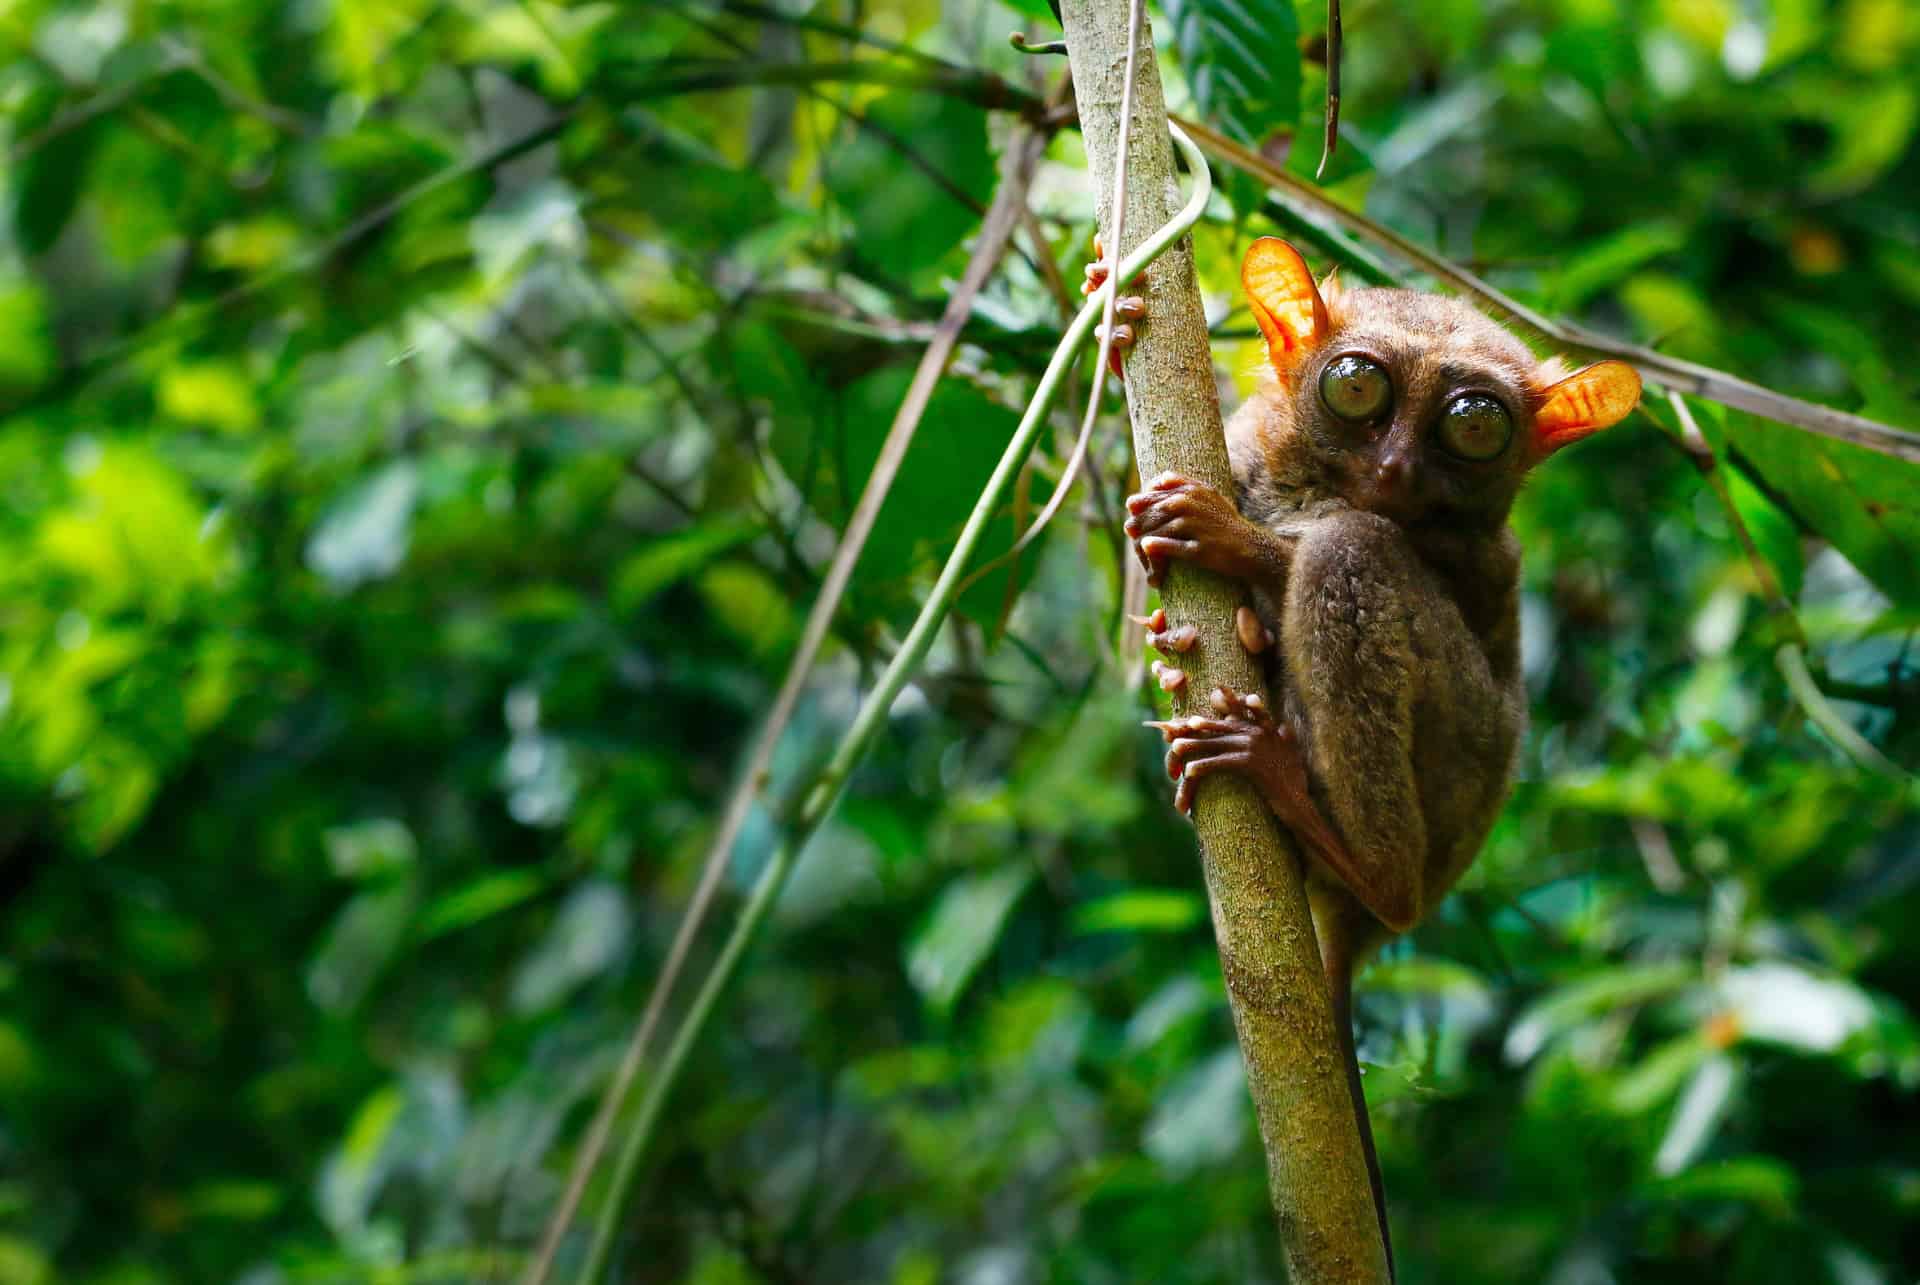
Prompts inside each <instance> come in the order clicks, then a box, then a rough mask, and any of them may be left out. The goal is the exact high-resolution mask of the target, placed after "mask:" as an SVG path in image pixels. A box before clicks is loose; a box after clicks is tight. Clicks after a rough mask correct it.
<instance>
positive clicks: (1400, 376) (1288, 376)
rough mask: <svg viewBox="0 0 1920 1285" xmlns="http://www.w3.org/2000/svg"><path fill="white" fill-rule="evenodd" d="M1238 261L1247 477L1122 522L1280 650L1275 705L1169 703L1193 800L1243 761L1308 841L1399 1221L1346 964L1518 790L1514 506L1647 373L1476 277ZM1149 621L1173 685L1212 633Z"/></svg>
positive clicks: (1622, 411) (1249, 700)
mask: <svg viewBox="0 0 1920 1285" xmlns="http://www.w3.org/2000/svg"><path fill="white" fill-rule="evenodd" d="M1103 274H1104V269H1103V268H1101V267H1100V266H1098V265H1095V266H1094V267H1090V268H1089V269H1088V277H1089V288H1093V287H1097V286H1098V285H1099V284H1100V283H1101V281H1102V279H1103ZM1240 279H1241V284H1242V285H1243V286H1244V288H1245V290H1246V293H1247V299H1248V302H1249V303H1250V304H1251V306H1252V309H1253V315H1254V319H1255V320H1256V321H1257V322H1258V323H1259V326H1260V331H1261V333H1262V334H1263V335H1264V336H1265V338H1266V341H1267V355H1268V360H1269V363H1270V364H1271V366H1272V375H1273V378H1272V379H1271V381H1268V382H1265V383H1263V384H1262V386H1261V387H1260V388H1259V390H1258V391H1257V392H1255V393H1254V394H1253V396H1252V397H1251V398H1249V399H1248V400H1247V402H1246V403H1245V404H1244V405H1243V406H1241V407H1240V409H1239V411H1238V412H1237V413H1235V414H1234V416H1233V417H1232V419H1231V420H1230V421H1229V422H1228V424H1227V429H1226V433H1227V450H1228V454H1229V456H1230V457H1231V459H1232V463H1233V478H1234V489H1235V492H1236V494H1235V496H1234V497H1233V498H1231V499H1230V498H1228V497H1227V496H1224V495H1221V494H1220V493H1219V492H1217V491H1214V490H1212V489H1210V488H1208V487H1206V486H1203V485H1201V484H1199V483H1197V482H1194V481H1191V480H1189V479H1187V478H1184V477H1180V476H1178V475H1176V474H1166V475H1163V476H1161V477H1158V478H1156V479H1154V480H1153V481H1152V482H1151V483H1150V484H1149V485H1148V487H1147V489H1146V490H1143V491H1141V492H1140V493H1139V494H1137V495H1134V496H1131V497H1130V498H1129V499H1128V500H1127V511H1128V514H1129V516H1128V518H1127V522H1126V532H1127V535H1128V536H1129V537H1130V538H1131V540H1132V542H1133V547H1134V550H1135V552H1136V554H1137V555H1138V557H1139V558H1140V561H1141V563H1142V565H1143V566H1144V567H1145V568H1146V570H1147V578H1148V582H1149V583H1150V584H1158V583H1159V582H1160V581H1161V580H1162V578H1163V577H1164V576H1165V574H1166V568H1167V564H1168V563H1169V562H1170V561H1173V560H1179V561H1185V562H1189V563H1192V564H1194V565H1196V566H1201V567H1206V568H1208V569H1210V570H1213V571H1216V572H1219V573H1220V574H1222V575H1227V576H1233V577H1236V578H1238V579H1240V580H1243V581H1245V582H1246V584H1247V586H1248V588H1249V590H1250V591H1251V598H1252V602H1253V607H1252V608H1251V609H1249V608H1246V607H1242V608H1240V612H1239V615H1238V617H1237V618H1236V621H1235V625H1236V633H1237V634H1238V636H1239V639H1240V642H1241V645H1243V646H1245V647H1246V648H1247V649H1248V650H1249V651H1253V652H1263V653H1267V654H1268V656H1269V679H1270V685H1271V690H1272V691H1273V693H1274V704H1275V705H1276V706H1278V708H1277V709H1269V708H1267V706H1266V705H1265V704H1264V703H1263V702H1262V701H1261V700H1260V698H1259V697H1258V696H1257V695H1242V694H1239V693H1236V692H1232V691H1226V690H1215V691H1214V692H1212V693H1211V694H1210V696H1211V704H1212V707H1213V713H1212V714H1211V715H1210V716H1209V715H1200V716H1195V717H1188V718H1176V719H1173V720H1170V721H1167V722H1158V723H1154V724H1151V726H1154V727H1157V728H1158V729H1159V730H1160V731H1161V734H1162V735H1163V737H1164V738H1165V740H1166V742H1167V744H1168V749H1167V755H1166V765H1167V772H1168V774H1169V775H1170V776H1171V777H1172V778H1173V779H1174V780H1175V781H1177V782H1178V784H1177V786H1176V787H1175V792H1174V803H1175V806H1176V807H1178V808H1179V809H1180V810H1181V811H1182V812H1187V811H1189V810H1190V809H1191V808H1192V806H1193V799H1194V791H1195V786H1196V784H1197V783H1198V782H1199V781H1201V780H1204V779H1205V778H1206V777H1208V776H1210V775H1212V774H1214V773H1217V772H1232V773H1237V774H1239V775H1240V776H1243V777H1245V778H1246V779H1247V780H1249V781H1251V782H1252V783H1253V784H1254V786H1255V787H1256V788H1257V789H1258V790H1259V791H1260V793H1261V794H1262V796H1263V797H1264V798H1265V799H1266V801H1267V803H1268V805H1269V806H1270V807H1271V808H1272V809H1273V812H1274V815H1275V816H1276V817H1278V818H1279V820H1280V822H1281V823H1282V824H1283V825H1285V826H1286V827H1287V829H1288V830H1289V831H1291V832H1292V834H1293V836H1294V838H1295V840H1296V841H1297V843H1298V846H1299V847H1300V849H1301V851H1302V854H1303V857H1304V859H1305V862H1306V876H1307V894H1308V899H1309V902H1310V904H1311V906H1312V910H1313V923H1314V931H1315V934H1316V936H1317V938H1318V941H1319V946H1320V955H1321V962H1322V964H1323V965H1324V967H1325V969H1326V974H1327V980H1328V983H1329V987H1330V989H1331V992H1332V995H1333V1003H1334V1021H1335V1026H1336V1029H1337V1030H1338V1032H1339V1034H1340V1036H1341V1038H1342V1040H1343V1042H1344V1044H1345V1051H1346V1054H1347V1066H1348V1080H1349V1085H1350V1088H1351V1091H1352V1093H1353V1097H1354V1110H1355V1113H1356V1115H1357V1117H1358V1121H1359V1126H1360V1133H1361V1138H1362V1142H1363V1143H1364V1147H1365V1151H1366V1155H1367V1163H1368V1169H1369V1171H1370V1174H1371V1177H1372V1180H1373V1188H1374V1203H1375V1206H1376V1209H1377V1211H1378V1212H1379V1215H1380V1229H1381V1234H1382V1236H1383V1237H1385V1236H1386V1231H1387V1221H1386V1210H1385V1203H1384V1197H1383V1194H1382V1191H1381V1187H1380V1174H1379V1166H1378V1163H1377V1161H1376V1160H1375V1157H1374V1150H1373V1138H1372V1131H1371V1129H1370V1127H1369V1126H1368V1123H1367V1114H1366V1107H1365V1101H1364V1098H1363V1097H1362V1095H1361V1091H1360V1077H1359V1067H1358V1064H1357V1062H1356V1061H1355V1058H1354V1049H1353V1031H1352V1024H1351V1020H1352V979H1353V973H1354V970H1355V968H1356V966H1357V965H1358V964H1359V963H1360V962H1361V961H1362V960H1364V958H1365V957H1366V956H1367V955H1368V954H1369V953H1371V952H1372V951H1373V950H1374V949H1375V948H1377V947H1378V946H1379V945H1380V944H1381V943H1383V942H1385V941H1386V940H1387V939H1388V938H1390V937H1393V936H1395V935H1397V934H1400V933H1404V932H1406V931H1408V930H1409V929H1411V928H1412V927H1413V926H1414V925H1415V924H1417V923H1419V922H1420V921H1421V920H1422V919H1423V918H1425V917H1426V916H1427V915H1428V914H1429V913H1430V912H1431V911H1432V910H1433V908H1434V907H1435V906H1436V905H1437V904H1438V903H1439V901H1440V899H1441V898H1442V897H1443V896H1444V895H1445V894H1446V892H1447V890H1448V889H1450V888H1451V887H1452V886H1453V885H1454V883H1455V882H1456V881H1458V880H1459V878H1460V876H1461V875H1462V874H1464V873H1465V872H1466V869H1467V867H1468V866H1469V865H1471V864H1472V863H1473V860H1474V857H1475V856H1476V855H1478V853H1479V850H1480V845H1481V843H1482V842H1483V841H1484V840H1485V838H1486V836H1487V832H1488V830H1489V829H1490V828H1491V827H1492V825H1493V822H1494V819H1495V818H1496V817H1497V816H1498V814H1499V812H1500V809H1501V807H1502V805H1503V804H1504V803H1505V800H1506V797H1507V792H1508V789H1509V787H1510V785H1511V782H1512V778H1513V771H1514V764H1515V758H1516V755H1517V753H1518V750H1519V746H1520V741H1521V737H1522V735H1523V733H1524V731H1525V727H1526V691H1525V689H1524V687H1523V685H1522V681H1521V671H1520V618H1519V572H1520V546H1519V542H1518V541H1517V540H1516V539H1515V537H1514V535H1513V532H1512V531H1511V530H1510V529H1508V526H1507V514H1508V510H1509V509H1510V508H1511V507H1512V505H1513V501H1514V497H1515V496H1516V495H1517V494H1518V492H1519V490H1520V487H1521V484H1522V483H1523V481H1524V480H1525V478H1526V475H1527V473H1528V472H1529V471H1530V470H1531V469H1532V468H1534V466H1536V465H1538V464H1539V463H1540V462H1541V461H1542V460H1544V459H1546V458H1547V456H1549V455H1551V454H1553V453H1554V452H1555V451H1557V450H1559V449H1560V448H1561V447H1563V446H1566V445H1568V444H1569V443H1571V442H1576V441H1578V440H1580V439H1581V438H1583V437H1586V436H1587V435H1588V434H1591V433H1594V432H1597V431H1599V430H1600V429H1603V428H1606V427H1607V426H1608V425H1610V424H1613V423H1615V422H1616V421H1618V420H1619V419H1621V418H1622V417H1623V416H1625V415H1626V414H1627V412H1629V411H1630V410H1632V409H1633V407H1634V405H1635V404H1636V403H1637V402H1638V400H1639V397H1640V379H1639V376H1638V375H1636V374H1635V373H1634V370H1633V368H1632V367H1631V366H1628V365H1626V364H1625V363H1623V362H1619V361H1603V362H1599V363H1598V364H1595V365H1591V366H1587V367H1585V368H1584V369H1581V370H1577V371H1573V372H1571V373H1568V372H1567V371H1566V370H1565V369H1564V368H1563V367H1562V366H1561V364H1560V363H1559V362H1558V361H1557V360H1549V361H1545V362H1542V361H1539V360H1537V359H1536V358H1535V357H1534V356H1533V354H1532V353H1531V352H1529V351H1528V349H1527V348H1526V346H1525V345H1524V344H1522V343H1521V342H1520V341H1519V340H1518V339H1516V338H1515V337H1514V336H1512V335H1511V334H1509V333H1507V331H1505V330H1504V329H1502V328H1501V327H1499V326H1498V325H1496V324H1494V323H1493V322H1492V321H1490V320H1488V319H1487V318H1486V317H1484V316H1482V315H1481V314H1480V313H1478V312H1476V311H1475V310H1474V309H1473V308H1471V307H1469V306H1468V305H1467V304H1465V303H1462V302H1460V301H1458V300H1454V299H1448V298H1444V297H1441V296H1438V295H1428V294H1419V293H1416V292H1413V291H1408V290H1378V289H1355V290H1346V289H1339V288H1337V287H1334V286H1332V285H1331V284H1330V283H1329V284H1328V285H1327V286H1324V287H1323V286H1318V285H1316V284H1315V283H1314V280H1313V276H1312V274H1311V273H1310V272H1309V271H1308V269H1307V265H1306V262H1305V261H1304V260H1303V259H1302V258H1301V257H1300V254H1299V252H1298V251H1297V250H1295V249H1294V248H1293V247H1292V246H1291V245H1288V244H1287V243H1286V242H1284V241H1281V240H1278V239H1276V238H1273V237H1265V238H1262V239H1261V240H1259V241H1256V242H1254V244H1253V246H1252V247H1251V248H1250V249H1249V250H1248V251H1247V256H1246V260H1245V262H1244V263H1243V264H1242V267H1241V272H1240ZM1118 311H1119V313H1120V315H1122V316H1124V317H1126V318H1128V319H1129V320H1131V321H1138V320H1139V319H1140V318H1141V317H1142V316H1143V314H1144V305H1143V304H1142V303H1141V301H1140V300H1139V299H1137V298H1129V299H1127V300H1125V301H1123V302H1122V304H1121V306H1120V307H1119V309H1118ZM1114 339H1115V342H1116V344H1118V345H1121V346H1123V347H1124V346H1125V345H1127V344H1129V343H1130V342H1131V341H1132V334H1131V327H1127V328H1126V329H1124V330H1123V329H1120V328H1118V327H1117V328H1116V331H1115V336H1114ZM1143 623H1144V624H1145V625H1146V628H1147V631H1148V639H1149V641H1150V642H1151V643H1152V645H1153V646H1154V647H1156V648H1157V649H1159V650H1160V651H1161V652H1162V653H1163V654H1164V655H1165V656H1166V657H1167V658H1168V662H1169V663H1168V664H1163V665H1159V666H1156V669H1157V670H1158V672H1159V673H1160V676H1161V681H1162V683H1163V685H1166V686H1169V687H1171V688H1177V687H1179V686H1180V685H1181V684H1182V683H1183V682H1184V673H1183V672H1182V671H1181V670H1179V669H1178V668H1174V667H1172V666H1174V665H1177V664H1178V656H1179V655H1180V654H1181V653H1183V652H1186V651H1189V650H1191V649H1192V648H1193V647H1194V645H1195V643H1196V639H1197V631H1196V630H1195V629H1194V628H1193V627H1192V626H1191V625H1187V626H1184V627H1181V628H1170V627H1169V624H1168V621H1167V618H1166V615H1165V613H1164V612H1163V611H1156V612H1155V613H1154V614H1153V616H1152V617H1150V618H1148V619H1146V620H1145V621H1144V622H1143ZM1276 639H1277V646H1276V645H1274V643H1275V640H1276ZM1269 649H1271V650H1269Z"/></svg>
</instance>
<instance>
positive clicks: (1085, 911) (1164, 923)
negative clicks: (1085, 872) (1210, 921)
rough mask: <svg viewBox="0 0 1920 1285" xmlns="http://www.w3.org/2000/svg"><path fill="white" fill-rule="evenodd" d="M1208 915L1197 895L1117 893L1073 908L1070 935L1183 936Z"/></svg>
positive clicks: (1165, 891) (1159, 891) (1141, 891)
mask: <svg viewBox="0 0 1920 1285" xmlns="http://www.w3.org/2000/svg"><path fill="white" fill-rule="evenodd" d="M1206 913H1207V905H1206V899H1205V898H1203V897H1201V896H1200V894H1199V893H1195V892H1186V891H1183V890H1179V889H1174V888H1139V889H1134V890H1132V891H1130V892H1117V893H1114V894H1112V895H1111V896H1107V897H1102V898H1100V899H1099V900H1098V901H1089V902H1085V903H1083V904H1081V905H1078V906H1075V907H1074V910H1073V931H1074V932H1076V933H1080V934H1087V933H1182V932H1186V931H1187V930H1188V929H1190V928H1192V927H1193V926H1194V925H1195V924H1197V923H1199V922H1200V921H1201V919H1202V918H1203V917H1205V915H1206Z"/></svg>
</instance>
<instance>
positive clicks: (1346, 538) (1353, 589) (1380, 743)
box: [1280, 512, 1445, 933]
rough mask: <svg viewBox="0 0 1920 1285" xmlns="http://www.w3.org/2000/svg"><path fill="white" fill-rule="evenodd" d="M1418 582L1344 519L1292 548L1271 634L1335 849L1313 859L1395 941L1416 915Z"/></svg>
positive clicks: (1405, 553) (1379, 541)
mask: <svg viewBox="0 0 1920 1285" xmlns="http://www.w3.org/2000/svg"><path fill="white" fill-rule="evenodd" d="M1422 574H1423V573H1422V572H1421V570H1420V568H1419V565H1418V562H1417V555H1416V554H1415V553H1414V552H1413V550H1412V548H1411V547H1410V546H1409V545H1408V544H1407V540H1406V536H1405V534H1404V533H1403V532H1402V530H1401V529H1400V528H1399V527H1398V526H1397V525H1395V524H1394V523H1392V522H1390V521H1388V520H1387V519H1385V518H1381V517H1378V516H1376V515H1374V514H1370V513H1360V512H1354V513H1349V514H1345V515H1342V516H1339V517H1334V518H1329V519H1327V520H1325V521H1322V522H1319V523H1316V524H1315V525H1314V526H1313V528H1312V529H1311V530H1310V532H1309V533H1308V534H1307V535H1304V536H1302V537H1301V540H1300V543H1299V546H1298V548H1297V549H1296V550H1295V553H1294V562H1293V573H1292V579H1291V581H1290V583H1289V584H1288V587H1287V598H1286V606H1285V612H1284V616H1283V618H1282V621H1281V629H1280V635H1281V646H1282V648H1283V649H1284V654H1285V657H1286V664H1287V671H1288V675H1289V679H1290V689H1289V690H1290V693H1291V694H1292V695H1293V697H1294V699H1295V700H1297V702H1298V711H1297V712H1298V715H1299V719H1300V722H1301V723H1302V726H1301V728H1300V731H1301V733H1302V736H1303V740H1304V741H1305V748H1306V752H1307V761H1308V763H1309V765H1310V768H1311V773H1312V778H1313V780H1314V782H1315V783H1316V784H1317V785H1318V786H1319V787H1320V792H1319V793H1320V797H1321V798H1322V799H1323V800H1324V801H1325V803H1326V805H1327V810H1328V813H1329V819H1330V820H1331V821H1332V822H1333V827H1334V828H1335V829H1336V830H1338V831H1339V834H1340V837H1341V839H1342V840H1344V842H1343V843H1342V844H1340V845H1338V846H1337V847H1333V848H1321V849H1320V851H1319V852H1318V855H1319V856H1320V858H1321V860H1322V861H1324V862H1325V863H1326V865H1327V866H1328V867H1329V868H1330V869H1331V870H1332V871H1333V873H1334V874H1335V875H1337V876H1339V878H1340V880H1341V882H1343V883H1345V884H1346V885H1347V887H1348V889H1349V890H1350V891H1351V892H1352V893H1353V895H1354V896H1355V897H1356V898H1357V899H1358V900H1359V901H1360V902H1361V904H1363V905H1365V906H1366V907H1367V909H1368V910H1370V911H1372V912H1373V913H1374V915H1376V916H1377V917H1378V918H1379V920H1380V922H1381V923H1383V924H1384V925H1386V927H1387V928H1388V929H1390V930H1391V931H1393V932H1396V933H1398V932H1404V931H1406V930H1407V929H1408V928H1410V927H1411V926H1412V925H1413V924H1414V922H1415V921H1416V920H1418V919H1419V917H1420V915H1421V913H1422V911H1423V910H1424V905H1423V892H1424V889H1423V887H1422V883H1423V874H1424V870H1425V866H1426V861H1427V826H1426V819H1425V816H1424V814H1423V812H1422V809H1421V799H1420V792H1419V789H1418V786H1417V784H1416V782H1415V780H1414V771H1413V748H1414V747H1413V733H1414V728H1413V707H1414V700H1415V698H1416V696H1417V695H1418V685H1419V683H1420V682H1421V680H1422V673H1421V672H1420V671H1419V669H1418V666H1419V665H1420V664H1421V662H1420V660H1419V659H1418V658H1417V657H1416V653H1415V641H1414V638H1413V632H1412V631H1413V623H1412V622H1413V618H1414V616H1415V614H1416V611H1417V609H1418V607H1419V605H1420V603H1422V602H1423V601H1427V600H1429V599H1431V598H1432V597H1433V596H1434V595H1433V592H1432V590H1431V589H1430V588H1428V587H1427V586H1426V585H1424V584H1420V583H1418V582H1419V580H1420V578H1421V576H1422ZM1426 663H1427V664H1431V665H1438V664H1444V663H1445V658H1443V657H1440V656H1431V657H1429V658H1428V659H1427V661H1426ZM1441 681H1445V678H1444V676H1442V677H1441ZM1283 819H1284V818H1283ZM1303 837H1304V836H1303ZM1316 846H1318V845H1316Z"/></svg>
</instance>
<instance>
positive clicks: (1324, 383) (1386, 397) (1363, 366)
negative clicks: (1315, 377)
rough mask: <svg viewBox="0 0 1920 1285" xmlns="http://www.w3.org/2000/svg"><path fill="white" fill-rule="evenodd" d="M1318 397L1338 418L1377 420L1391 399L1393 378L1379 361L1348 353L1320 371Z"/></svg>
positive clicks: (1390, 402)
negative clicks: (1390, 377) (1388, 375)
mask: <svg viewBox="0 0 1920 1285" xmlns="http://www.w3.org/2000/svg"><path fill="white" fill-rule="evenodd" d="M1320 400H1321V401H1323V402H1325V403H1326V404H1327V409H1328V410H1330V411H1332V412H1333V413H1334V414H1336V415H1338V416H1339V417H1340V418H1341V419H1351V420H1364V419H1378V418H1379V417H1380V416H1381V415H1384V414H1385V413H1386V411H1387V407H1388V406H1389V405H1391V404H1392V402H1393V381H1392V380H1391V379H1388V378H1387V368H1386V367H1385V366H1382V365H1381V364H1380V363H1379V362H1377V361H1374V360H1373V359H1372V358H1369V357H1362V356H1359V355H1358V354H1355V353H1349V354H1347V355H1346V356H1345V357H1335V358H1334V359H1333V360H1332V361H1330V362H1328V363H1327V368H1326V369H1325V370H1323V371H1321V372H1320Z"/></svg>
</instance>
